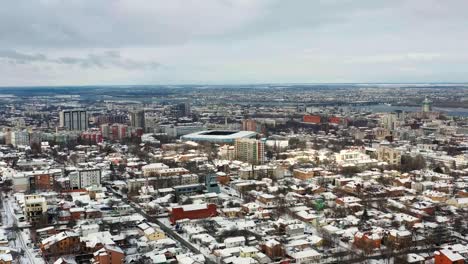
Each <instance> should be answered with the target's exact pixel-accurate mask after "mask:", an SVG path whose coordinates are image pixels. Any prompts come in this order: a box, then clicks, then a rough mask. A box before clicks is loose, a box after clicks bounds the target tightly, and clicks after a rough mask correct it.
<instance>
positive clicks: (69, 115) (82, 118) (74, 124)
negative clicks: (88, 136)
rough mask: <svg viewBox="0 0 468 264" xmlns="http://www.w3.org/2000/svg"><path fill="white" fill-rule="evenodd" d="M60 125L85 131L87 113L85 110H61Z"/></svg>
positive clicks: (67, 128)
mask: <svg viewBox="0 0 468 264" xmlns="http://www.w3.org/2000/svg"><path fill="white" fill-rule="evenodd" d="M60 127H63V128H65V129H66V130H72V131H85V130H87V129H88V113H87V112H86V111H85V110H64V111H61V112H60Z"/></svg>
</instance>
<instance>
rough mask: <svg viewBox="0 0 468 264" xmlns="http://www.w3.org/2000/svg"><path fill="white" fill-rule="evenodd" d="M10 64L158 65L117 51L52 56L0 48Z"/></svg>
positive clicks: (136, 67) (127, 67)
mask: <svg viewBox="0 0 468 264" xmlns="http://www.w3.org/2000/svg"><path fill="white" fill-rule="evenodd" d="M1 60H3V61H6V62H8V63H10V64H38V63H39V64H40V63H42V64H55V65H73V66H79V67H81V68H101V69H104V68H121V69H125V70H145V69H156V68H158V67H159V66H160V64H159V63H158V62H155V61H140V60H133V59H129V58H124V57H122V56H121V55H120V53H119V52H118V51H113V50H110V51H105V52H102V53H98V54H94V53H92V54H88V55H87V56H85V57H57V58H52V57H49V56H46V55H44V54H40V53H38V54H27V53H20V52H18V51H15V50H0V61H1Z"/></svg>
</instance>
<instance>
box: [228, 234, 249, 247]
mask: <svg viewBox="0 0 468 264" xmlns="http://www.w3.org/2000/svg"><path fill="white" fill-rule="evenodd" d="M224 245H225V246H226V248H232V247H241V246H245V237H243V236H238V237H228V238H226V239H224Z"/></svg>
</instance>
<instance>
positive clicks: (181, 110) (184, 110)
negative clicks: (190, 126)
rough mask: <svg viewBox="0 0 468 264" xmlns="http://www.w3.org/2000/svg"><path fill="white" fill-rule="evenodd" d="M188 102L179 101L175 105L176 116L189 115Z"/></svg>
mask: <svg viewBox="0 0 468 264" xmlns="http://www.w3.org/2000/svg"><path fill="white" fill-rule="evenodd" d="M191 113H192V112H191V109H190V103H188V102H185V103H180V104H178V105H177V106H176V115H177V116H178V117H184V116H190V114H191Z"/></svg>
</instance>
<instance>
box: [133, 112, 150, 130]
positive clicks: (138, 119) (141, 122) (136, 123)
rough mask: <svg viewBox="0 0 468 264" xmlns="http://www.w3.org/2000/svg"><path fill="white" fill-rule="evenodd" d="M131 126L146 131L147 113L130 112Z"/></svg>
mask: <svg viewBox="0 0 468 264" xmlns="http://www.w3.org/2000/svg"><path fill="white" fill-rule="evenodd" d="M130 124H131V126H132V127H141V128H143V129H145V125H146V124H145V111H144V110H134V111H131V112H130Z"/></svg>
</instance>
